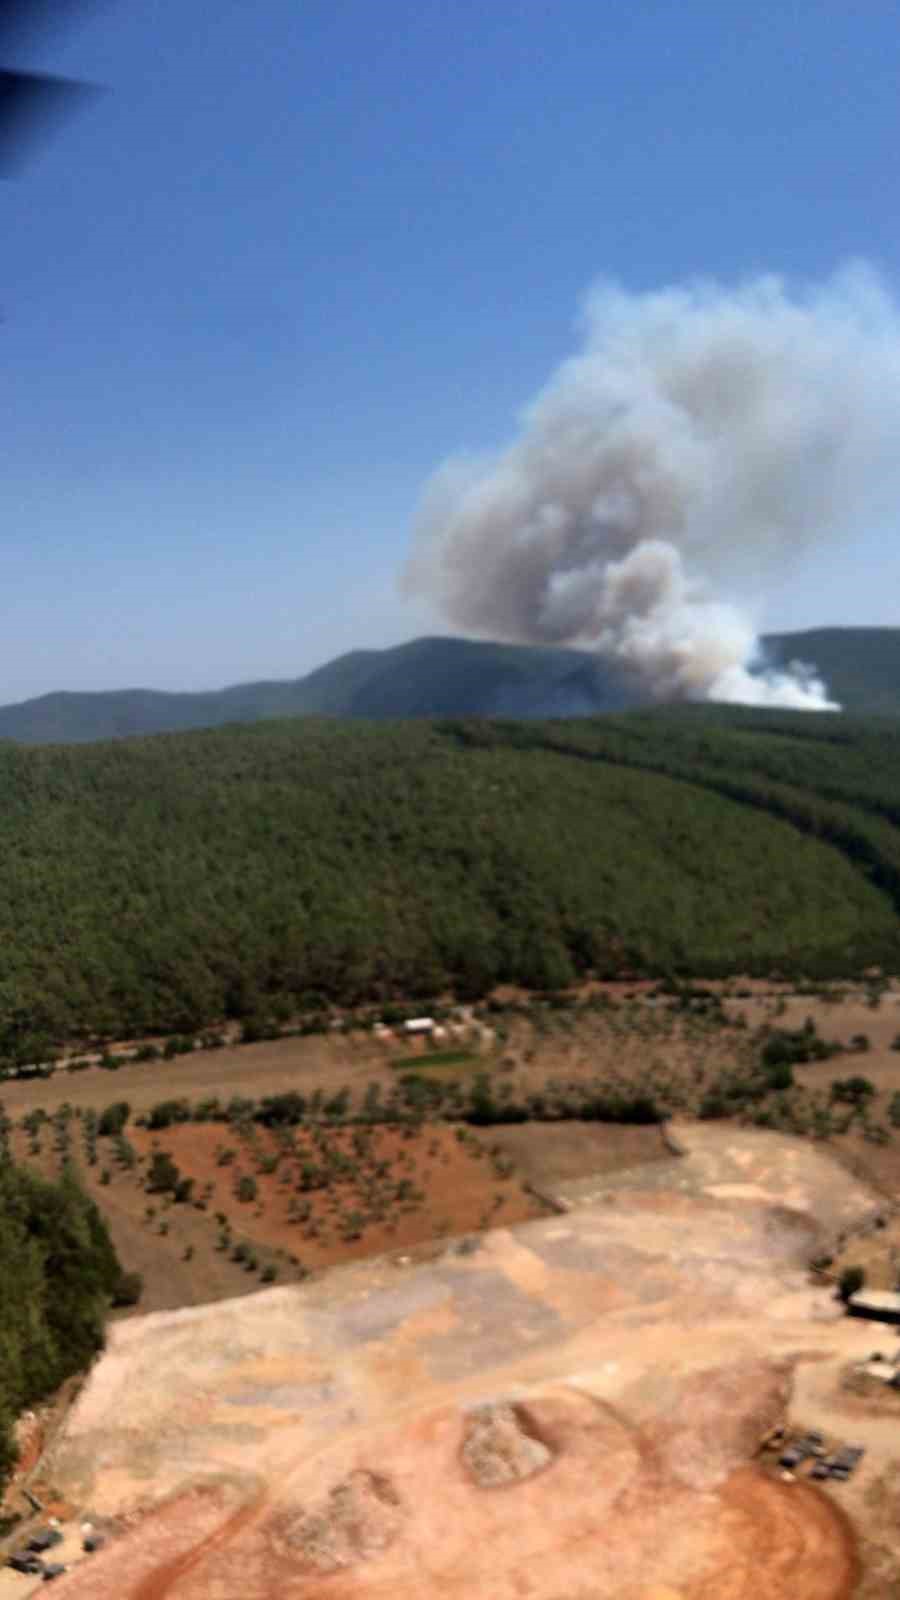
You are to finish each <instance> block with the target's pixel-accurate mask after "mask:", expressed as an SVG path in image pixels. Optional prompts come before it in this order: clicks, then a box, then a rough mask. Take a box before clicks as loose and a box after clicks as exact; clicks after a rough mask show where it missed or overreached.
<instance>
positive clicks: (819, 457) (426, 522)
mask: <svg viewBox="0 0 900 1600" xmlns="http://www.w3.org/2000/svg"><path fill="white" fill-rule="evenodd" d="M585 321H586V339H585V347H584V350H583V351H582V353H581V354H579V355H577V356H575V357H573V358H572V359H571V360H569V361H566V362H565V363H564V364H563V365H562V366H561V367H560V368H559V370H558V371H557V372H556V374H555V375H554V376H553V377H552V378H551V380H550V382H549V384H548V385H547V387H546V388H545V389H544V390H543V391H542V392H541V393H540V394H539V395H538V397H537V399H536V400H535V401H534V402H533V404H532V405H531V406H530V407H529V408H528V409H527V411H526V412H525V414H524V417H523V419H522V424H521V430H520V433H519V436H518V438H517V439H515V441H514V442H513V443H512V444H511V445H510V446H509V447H508V448H507V449H506V450H505V451H503V452H502V453H501V454H499V455H498V456H496V457H494V458H492V459H489V460H471V459H466V460H452V461H449V462H447V463H446V464H445V465H444V466H443V467H442V468H441V469H440V470H439V471H438V472H437V473H436V475H435V477H434V478H433V479H432V481H431V483H430V484H429V486H428V488H427V490H426V493H425V495H424V496H423V501H422V505H421V508H420V512H419V516H418V521H417V527H416V536H415V543H414V548H413V553H412V556H411V558H410V560H409V563H408V565H407V568H406V571H405V573H404V576H403V580H402V581H403V587H404V588H405V590H406V592H407V593H408V594H418V595H422V596H425V597H427V598H428V599H430V601H431V602H432V603H433V604H436V605H437V607H438V608H439V609H440V610H441V611H442V612H443V614H444V615H445V616H446V617H447V618H448V619H450V620H451V621H452V622H453V623H454V624H456V625H457V626H458V627H459V628H460V629H462V630H463V631H464V632H468V633H473V634H476V635H481V636H486V637H490V638H497V639H504V640H514V641H519V642H526V643H535V644H551V643H552V644H567V645H577V646H580V647H582V648H583V647H589V648H591V649H594V650H596V651H598V652H601V653H603V654H606V655H609V656H612V657H615V658H616V659H618V660H619V661H621V662H623V663H624V664H627V665H628V666H629V667H630V668H631V669H633V670H634V672H635V673H637V674H638V675H639V676H640V678H641V680H642V682H643V683H644V685H645V686H646V689H647V690H648V692H649V693H650V694H651V695H653V696H655V697H658V698H660V699H669V698H680V699H691V700H707V699H708V700H726V701H733V702H740V703H745V704H751V705H769V706H792V707H797V708H803V709H810V710H816V709H820V710H824V709H828V708H831V707H832V705H833V702H831V701H830V700H829V699H828V696H827V691H826V689H825V686H824V685H823V684H822V683H821V682H820V681H819V679H818V677H817V676H816V673H815V671H814V669H812V668H810V667H808V666H804V665H803V664H800V663H792V664H791V665H790V666H788V667H786V668H781V669H774V668H771V667H767V666H766V664H765V663H764V662H762V661H761V660H760V653H759V646H758V643H757V631H756V625H755V618H756V616H757V615H758V611H759V608H760V605H761V603H762V602H763V600H764V599H765V597H766V596H768V595H770V594H771V593H772V592H773V590H776V589H777V587H778V585H779V583H780V582H781V581H783V579H784V577H785V576H786V574H787V572H788V570H789V569H790V568H791V567H792V566H794V567H795V566H796V565H797V563H798V561H801V560H802V561H806V562H809V561H810V560H811V559H815V560H824V559H826V549H827V546H828V545H829V544H832V545H833V544H834V543H835V541H846V540H848V539H852V537H853V534H854V530H855V529H859V528H860V527H862V526H866V527H868V526H869V525H870V524H871V522H872V519H880V518H883V517H884V516H885V514H886V513H895V512H896V510H897V508H898V507H900V315H898V311H897V308H896V306H895V304H894V303H893V301H892V300H891V298H890V296H889V294H888V293H887V291H886V289H885V288H884V287H883V286H882V284H881V283H880V281H879V280H878V278H877V276H876V275H875V273H874V272H873V271H872V270H871V269H869V268H867V267H865V266H861V265H858V266H854V267H851V268H848V269H846V270H844V271H843V272H841V273H840V274H838V275H837V276H836V277H834V278H833V279H831V280H830V281H829V282H827V283H826V284H824V285H822V286H819V287H817V288H814V289H812V290H808V291H805V292H803V293H799V294H791V293H790V292H789V291H788V289H787V288H786V286H785V284H784V283H783V282H782V281H781V280H780V279H779V278H775V277H765V278H761V279H756V280H754V281H752V282H748V283H745V284H742V285H739V286H738V287H736V288H730V289H729V288H725V287H722V286H720V285H717V284H712V283H710V284H707V283H701V284H694V285H690V286H688V287H685V288H673V289H666V290H663V291H661V292H658V293H651V294H641V295H637V294H629V293H627V292H625V291H624V290H622V289H619V288H616V287H611V286H601V287H600V288H598V289H597V290H595V291H594V293H593V294H592V295H591V296H590V298H589V300H588V302H587V306H586V317H585Z"/></svg>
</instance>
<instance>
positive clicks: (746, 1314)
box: [0, 1125, 900, 1600]
mask: <svg viewBox="0 0 900 1600" xmlns="http://www.w3.org/2000/svg"><path fill="white" fill-rule="evenodd" d="M675 1132H676V1135H677V1137H678V1138H679V1139H680V1140H681V1141H682V1143H683V1145H684V1146H685V1148H686V1150H687V1152H688V1153H687V1154H686V1155H685V1156H684V1157H683V1158H682V1159H681V1160H679V1161H677V1162H672V1163H664V1162H660V1161H655V1162H649V1163H647V1164H645V1165H643V1166H642V1167H640V1168H637V1169H631V1170H628V1171H621V1172H619V1173H614V1172H606V1173H604V1174H603V1175H595V1177H594V1178H593V1179H591V1180H587V1179H582V1180H579V1181H575V1182H572V1183H569V1184H562V1185H561V1186H560V1188H559V1192H558V1195H557V1199H558V1203H559V1204H560V1205H561V1206H564V1207H565V1208H566V1211H565V1214H564V1215H563V1214H559V1215H555V1216H554V1217H552V1218H547V1219H544V1220H538V1221H533V1222H530V1223H524V1224H521V1225H519V1226H517V1227H515V1228H513V1229H507V1228H503V1229H497V1230H494V1231H491V1232H489V1233H487V1234H485V1235H483V1236H482V1238H481V1240H480V1241H475V1242H473V1243H474V1248H473V1243H468V1242H467V1243H466V1245H465V1248H464V1249H462V1250H460V1247H459V1246H458V1245H455V1244H453V1245H449V1246H447V1247H445V1248H444V1249H443V1251H441V1252H436V1253H435V1254H434V1256H433V1259H431V1260H429V1261H427V1262H425V1263H420V1264H416V1265H410V1266H401V1265H398V1262H397V1258H396V1257H394V1258H393V1259H390V1260H386V1259H380V1260H374V1261H368V1262H357V1263H353V1264H350V1265H348V1266H345V1267H341V1268H337V1269H335V1270H334V1271H333V1272H332V1273H329V1274H327V1275H323V1276H322V1277H321V1278H317V1279H313V1280H310V1282H308V1283H307V1284H305V1285H302V1286H299V1287H293V1286H292V1287H279V1288H275V1289H271V1290H268V1291H264V1292H261V1293H260V1294H258V1295H255V1296H253V1297H252V1298H249V1299H240V1300H232V1301H225V1302H222V1303H220V1304H219V1305H217V1306H210V1307H202V1308H193V1309H187V1310H183V1311H175V1312H167V1313H160V1314H157V1315H154V1316H150V1317H144V1318H135V1319H132V1320H130V1321H128V1322H124V1323H120V1324H118V1325H117V1326H116V1327H115V1328H114V1329H113V1330H112V1338H111V1341H110V1347H109V1350H108V1352H107V1354H106V1355H105V1356H104V1357H103V1358H102V1359H101V1361H100V1362H99V1363H98V1364H97V1366H96V1367H95V1369H94V1371H93V1373H92V1375H91V1377H90V1379H89V1381H88V1383H87V1385H86V1387H85V1389H84V1390H83V1392H82V1395H81V1397H80V1399H79V1400H78V1402H77V1403H76V1406H75V1408H74V1410H73V1412H72V1414H71V1416H70V1419H69V1423H68V1426H67V1429H66V1431H65V1434H64V1436H63V1438H62V1440H61V1442H60V1443H59V1445H58V1446H57V1447H56V1449H55V1451H54V1453H53V1456H52V1459H51V1461H50V1462H49V1463H47V1464H46V1467H45V1470H46V1473H47V1477H48V1482H50V1481H51V1480H52V1483H53V1485H54V1486H55V1488H56V1491H57V1492H58V1493H59V1494H61V1495H64V1496H65V1497H66V1498H67V1499H68V1500H69V1501H70V1502H71V1503H72V1505H73V1506H75V1507H76V1508H77V1509H78V1512H79V1514H88V1515H90V1517H91V1518H92V1520H100V1521H101V1522H102V1521H104V1520H107V1521H108V1522H109V1525H110V1526H111V1527H112V1528H114V1529H118V1530H119V1533H118V1536H117V1537H115V1538H113V1539H112V1540H111V1542H110V1544H109V1546H108V1547H107V1548H106V1549H105V1550H103V1551H101V1552H100V1553H99V1554H97V1555H95V1556H92V1557H89V1558H85V1560H84V1561H83V1562H80V1563H79V1564H77V1565H76V1566H74V1567H73V1568H72V1570H71V1571H70V1572H69V1574H67V1575H66V1576H65V1577H63V1578H61V1579H60V1580H59V1581H58V1583H57V1586H56V1592H57V1594H58V1595H59V1596H60V1600H69V1597H71V1600H79V1597H84V1600H87V1597H90V1600H107V1597H109V1600H112V1597H113V1596H116V1597H117V1600H168V1597H177V1600H232V1597H233V1600H238V1597H240V1600H269V1597H275V1596H279V1597H286V1600H294V1597H297V1600H300V1597H307V1596H318V1595H321V1596H322V1597H323V1600H324V1597H326V1596H328V1597H333V1600H350V1597H360V1600H362V1597H364V1596H369V1595H371V1596H373V1597H375V1596H378V1597H383V1600H387V1597H388V1596H391V1597H392V1600H405V1597H406V1596H409V1597H412V1596H416V1597H422V1600H429V1597H430V1596H435V1597H436V1596H438V1595H440V1596H441V1597H453V1596H456V1595H459V1596H467V1597H468V1596H472V1595H476V1594H477V1595H479V1596H484V1597H486V1600H513V1597H515V1600H521V1597H523V1596H528V1597H529V1600H588V1597H590V1600H613V1597H615V1600H751V1597H752V1600H756V1597H758V1596H765V1597H766V1600H788V1597H791V1600H842V1597H848V1596H850V1595H852V1594H854V1592H856V1591H857V1590H858V1592H859V1593H860V1594H861V1595H865V1594H866V1593H867V1590H866V1588H865V1587H862V1588H860V1587H859V1584H860V1582H861V1583H862V1585H863V1586H865V1585H867V1584H868V1585H870V1580H871V1581H874V1580H872V1573H875V1572H876V1571H877V1582H878V1583H879V1584H881V1585H882V1587H881V1589H880V1590H874V1589H872V1588H871V1586H870V1587H869V1589H868V1593H869V1594H871V1595H872V1597H873V1600H874V1596H875V1594H876V1593H877V1594H879V1595H880V1596H887V1595H889V1594H891V1593H894V1592H895V1586H896V1583H897V1580H898V1575H900V1532H898V1519H897V1517H896V1516H895V1512H896V1510H897V1503H898V1493H900V1489H898V1481H897V1467H896V1465H895V1463H894V1458H895V1448H896V1447H895V1442H894V1436H895V1430H896V1422H895V1419H894V1418H893V1417H891V1416H888V1415H886V1414H884V1413H883V1412H882V1411H881V1410H880V1409H879V1408H878V1406H877V1405H875V1406H872V1405H869V1404H868V1403H867V1402H865V1401H863V1400H861V1399H860V1398H859V1397H856V1396H849V1397H848V1396H847V1394H846V1392H845V1390H844V1389H843V1388H842V1384H841V1375H842V1373H843V1371H844V1370H845V1368H846V1366H847V1364H848V1362H851V1361H853V1360H854V1359H858V1358H859V1356H860V1355H861V1354H862V1353H865V1351H866V1349H867V1347H868V1345H870V1344H871V1341H872V1332H871V1329H870V1328H868V1327H867V1326H866V1325H865V1324H860V1323H857V1322H855V1321H852V1320H850V1319H846V1318H845V1317H844V1316H843V1315H842V1313H841V1311H840V1308H839V1307H838V1306H837V1305H836V1304H835V1302H834V1300H833V1298H832V1297H831V1296H830V1295H829V1294H828V1293H827V1292H823V1291H821V1290H817V1289H815V1288H814V1287H812V1286H811V1285H810V1283H809V1281H808V1276H807V1273H806V1271H805V1267H804V1264H805V1261H806V1260H807V1258H808V1254H809V1251H810V1248H811V1247H814V1246H815V1245H816V1244H817V1243H818V1242H820V1239H821V1237H822V1236H823V1232H824V1233H827V1232H829V1231H831V1230H836V1229H837V1230H840V1229H850V1228H852V1227H854V1226H856V1225H859V1224H862V1223H864V1222H865V1221H867V1220H868V1219H870V1218H871V1217H872V1215H873V1214H874V1212H875V1211H877V1209H878V1204H879V1202H878V1201H877V1200H873V1198H872V1196H871V1195H870V1194H869V1192H868V1191H866V1190H865V1189H864V1188H863V1187H862V1186H861V1185H860V1184H859V1183H857V1182H856V1181H855V1180H854V1179H853V1177H852V1176H851V1175H850V1174H848V1173H847V1172H846V1171H842V1170H841V1169H840V1168H839V1167H837V1166H836V1165H835V1164H834V1163H833V1161H832V1160H831V1159H829V1157H828V1156H827V1155H825V1154H823V1153H822V1152H821V1150H820V1149H819V1148H817V1147H814V1146H813V1145H812V1144H810V1143H801V1142H799V1141H795V1140H789V1139H785V1138H782V1137H780V1136H778V1135H775V1134H768V1133H761V1132H736V1131H735V1130H733V1129H729V1128H723V1127H721V1126H712V1125H702V1126H693V1127H691V1126H684V1127H680V1128H678V1129H676V1130H675ZM785 1412H787V1414H788V1415H789V1416H790V1417H791V1418H792V1419H793V1420H795V1421H796V1422H797V1423H798V1424H799V1425H801V1426H819V1427H821V1428H822V1429H823V1431H827V1432H828V1433H829V1434H836V1435H838V1436H842V1437H845V1438H848V1437H852V1438H859V1439H860V1440H861V1441H864V1442H866V1443H867V1445H868V1454H867V1456H866V1458H865V1460H864V1463H863V1466H862V1468H861V1470H860V1472H859V1473H858V1475H857V1477H855V1478H854V1480H852V1482H851V1483H850V1484H848V1485H844V1486H842V1487H836V1488H835V1489H834V1490H833V1492H832V1493H831V1494H826V1493H821V1492H820V1491H818V1490H817V1489H816V1487H815V1486H814V1485H812V1484H806V1483H800V1482H795V1483H785V1482H782V1481H781V1480H780V1479H779V1478H778V1477H777V1475H773V1474H772V1473H767V1472H765V1471H764V1470H763V1469H762V1468H761V1467H760V1466H759V1465H758V1464H757V1463H756V1461H755V1459H754V1457H755V1452H756V1447H757V1445H758V1443H759V1441H760V1439H761V1437H762V1436H763V1435H764V1434H765V1432H766V1431H767V1430H768V1429H769V1428H770V1427H771V1426H772V1425H773V1424H774V1423H775V1422H776V1421H779V1420H780V1419H781V1418H782V1417H783V1416H784V1414H785ZM845 1508H846V1509H845ZM847 1510H849V1511H850V1513H851V1520H848V1517H847V1514H846V1511H847ZM853 1523H859V1524H860V1526H862V1527H863V1530H864V1534H865V1543H864V1545H863V1551H862V1553H863V1557H864V1559H869V1560H870V1568H869V1570H867V1571H865V1572H864V1573H863V1575H862V1578H861V1580H860V1574H859V1571H858V1561H859V1553H858V1549H857V1539H856V1537H855V1534H854V1528H853ZM15 1581H16V1583H17V1584H18V1583H22V1584H25V1585H26V1587H25V1588H21V1587H20V1588H17V1589H16V1591H15V1592H16V1593H25V1592H27V1580H15ZM9 1592H10V1593H12V1592H13V1591H12V1590H10V1591H9ZM0 1593H5V1591H4V1590H3V1589H2V1587H0Z"/></svg>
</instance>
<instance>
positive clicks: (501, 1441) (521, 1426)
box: [462, 1404, 552, 1489]
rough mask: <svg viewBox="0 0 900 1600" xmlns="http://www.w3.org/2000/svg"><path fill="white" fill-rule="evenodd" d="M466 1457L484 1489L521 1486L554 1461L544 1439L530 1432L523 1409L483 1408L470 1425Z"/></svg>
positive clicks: (473, 1413)
mask: <svg viewBox="0 0 900 1600" xmlns="http://www.w3.org/2000/svg"><path fill="white" fill-rule="evenodd" d="M462 1458H463V1461H464V1463H465V1465H466V1468H467V1470H468V1472H469V1474H470V1476H471V1477H472V1479H473V1480H474V1482H475V1483H477V1484H478V1485H479V1487H480V1488H482V1489H496V1488H498V1487H499V1486H500V1485H501V1484H506V1483H520V1482H521V1480H522V1479H523V1478H530V1477H531V1476H532V1474H533V1473H535V1472H540V1470H541V1468H542V1467H546V1466H547V1464H548V1462H549V1461H550V1460H551V1459H552V1457H551V1454H550V1451H549V1450H548V1448H547V1446H546V1445H545V1444H544V1442H543V1440H541V1439H538V1438H536V1437H535V1435H534V1434H533V1433H530V1432H529V1431H528V1429H527V1426H526V1422H525V1418H524V1417H523V1414H522V1409H521V1407H518V1406H511V1405H502V1404H500V1405H487V1406H479V1407H478V1408H477V1409H476V1410H475V1411H473V1412H472V1413H471V1414H470V1416H469V1418H468V1422H467V1425H466V1434H465V1439H464V1440H463V1447H462Z"/></svg>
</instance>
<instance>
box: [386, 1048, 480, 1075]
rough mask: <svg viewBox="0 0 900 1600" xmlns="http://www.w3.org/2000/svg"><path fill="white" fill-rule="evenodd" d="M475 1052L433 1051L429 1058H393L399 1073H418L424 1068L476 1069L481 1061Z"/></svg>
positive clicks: (394, 1065) (392, 1063)
mask: <svg viewBox="0 0 900 1600" xmlns="http://www.w3.org/2000/svg"><path fill="white" fill-rule="evenodd" d="M479 1059H480V1058H479V1057H478V1056H477V1055H476V1054H475V1052H474V1050H433V1051H430V1052H429V1054H428V1055H427V1056H392V1057H391V1066H392V1067H393V1068H394V1069H395V1071H397V1072H412V1073H416V1072H418V1071H419V1070H420V1069H421V1068H422V1067H474V1066H476V1065H477V1063H478V1061H479Z"/></svg>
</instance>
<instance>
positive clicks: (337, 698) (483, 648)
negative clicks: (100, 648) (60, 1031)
mask: <svg viewBox="0 0 900 1600" xmlns="http://www.w3.org/2000/svg"><path fill="white" fill-rule="evenodd" d="M643 698H644V694H643V691H642V690H641V689H640V687H639V685H638V684H637V683H636V682H635V681H634V680H633V679H631V678H629V676H628V675H627V673H625V672H624V671H623V669H622V668H621V667H620V666H618V665H617V664H616V663H610V662H608V661H604V660H603V659H602V658H600V657H599V656H596V655H591V654H589V653H588V652H587V651H581V650H554V649H537V648H534V647H531V646H528V645H507V644H484V643H478V642H476V641H474V640H470V639H414V640H413V641H412V642H411V643H410V644H403V645H397V646H395V647H394V648H393V649H390V650H355V651H352V652H351V653H350V654H349V655H345V656H339V657H338V658H337V660H335V661H330V662H328V664H327V665H326V666H324V667H319V668H318V669H317V670H316V671H315V672H311V673H309V675H308V676H307V677H304V678H296V679H293V680H291V681H288V682H283V683H281V682H266V683H244V684H238V685H236V686H235V687H233V688H229V689H218V690H211V691H209V692H208V693H202V694H164V693H161V692H159V691H158V690H155V689H121V690H111V691H108V692H98V693H92V694H79V693H70V692H61V693H57V694H47V695H42V696H41V697H40V698H39V699H36V700H25V701H23V702H22V703H21V704H19V705H11V706H0V739H16V740H18V741H20V742H21V743H23V744H55V743H59V744H68V743H83V742H85V741H89V740H95V739H120V738H124V737H127V736H134V735H139V734H148V733H170V732H172V733H174V732H179V731H183V730H187V729H190V728H213V727H221V726H223V725H224V724H226V723H232V722H257V721H260V720H263V719H265V718H270V717H286V716H308V715H317V716H332V717H366V718H382V717H434V716H509V717H518V716H544V717H547V716H578V715H584V714H587V713H593V712H598V711H616V710H622V709H624V708H625V707H626V706H632V705H635V704H639V703H640V701H641V700H642V699H643Z"/></svg>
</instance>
